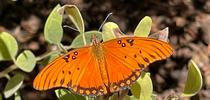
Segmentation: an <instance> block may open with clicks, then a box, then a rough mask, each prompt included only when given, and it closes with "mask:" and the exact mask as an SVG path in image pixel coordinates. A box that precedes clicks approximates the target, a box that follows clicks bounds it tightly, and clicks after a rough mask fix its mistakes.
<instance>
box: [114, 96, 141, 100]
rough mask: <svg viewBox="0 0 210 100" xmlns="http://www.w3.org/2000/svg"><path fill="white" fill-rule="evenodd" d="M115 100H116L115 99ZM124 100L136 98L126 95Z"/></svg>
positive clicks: (134, 99)
mask: <svg viewBox="0 0 210 100" xmlns="http://www.w3.org/2000/svg"><path fill="white" fill-rule="evenodd" d="M115 100H116V99H115ZM125 100H137V99H136V97H134V96H128V95H126V96H125Z"/></svg>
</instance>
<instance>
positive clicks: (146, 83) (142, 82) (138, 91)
mask: <svg viewBox="0 0 210 100" xmlns="http://www.w3.org/2000/svg"><path fill="white" fill-rule="evenodd" d="M152 91H153V85H152V80H151V78H150V74H149V73H145V72H142V75H141V77H140V78H139V79H138V80H137V82H136V83H134V84H133V85H132V86H131V92H132V94H133V95H134V96H135V97H136V98H138V99H139V100H151V96H152Z"/></svg>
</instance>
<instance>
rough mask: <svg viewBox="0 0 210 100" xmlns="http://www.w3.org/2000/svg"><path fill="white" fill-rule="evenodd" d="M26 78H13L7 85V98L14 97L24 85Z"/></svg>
mask: <svg viewBox="0 0 210 100" xmlns="http://www.w3.org/2000/svg"><path fill="white" fill-rule="evenodd" d="M23 80H24V76H23V75H21V74H16V75H15V76H13V77H12V78H11V79H10V80H9V81H8V82H7V84H6V87H5V89H4V96H5V98H9V97H10V96H12V95H13V94H14V93H15V92H16V91H17V90H18V89H19V88H20V86H21V85H22V84H23Z"/></svg>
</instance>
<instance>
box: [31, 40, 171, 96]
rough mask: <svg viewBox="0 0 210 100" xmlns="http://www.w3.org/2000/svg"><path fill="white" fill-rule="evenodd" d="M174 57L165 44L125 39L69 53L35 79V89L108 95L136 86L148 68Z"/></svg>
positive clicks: (168, 46)
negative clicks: (56, 89) (60, 88)
mask: <svg viewBox="0 0 210 100" xmlns="http://www.w3.org/2000/svg"><path fill="white" fill-rule="evenodd" d="M171 54H172V48H171V46H170V45H169V44H168V43H166V42H163V41H160V40H155V39H150V38H143V37H142V38H140V37H122V38H118V39H113V40H110V41H107V42H103V43H100V42H98V41H97V40H93V42H92V45H91V46H87V47H83V48H79V49H75V50H72V51H70V52H68V53H67V54H66V55H64V56H61V57H59V58H57V59H56V60H54V61H53V62H51V63H50V64H48V65H47V66H46V67H45V68H44V69H43V70H42V71H41V72H40V73H39V74H38V75H37V77H36V78H35V80H34V88H35V89H37V90H47V89H51V88H55V87H64V88H69V89H70V90H72V91H73V92H76V93H78V94H81V95H91V96H98V95H105V94H108V93H113V92H117V91H119V90H122V89H125V88H126V87H129V86H130V85H131V84H132V83H134V82H135V81H136V80H137V79H138V78H139V77H140V74H141V71H142V70H143V69H145V68H146V67H147V66H148V64H150V63H152V62H154V61H157V60H161V59H165V58H166V57H169V56H170V55H171Z"/></svg>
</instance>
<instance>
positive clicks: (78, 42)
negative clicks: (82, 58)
mask: <svg viewBox="0 0 210 100" xmlns="http://www.w3.org/2000/svg"><path fill="white" fill-rule="evenodd" d="M84 35H85V38H86V40H87V45H89V44H90V43H91V42H92V41H91V38H92V36H93V35H96V37H97V39H98V40H99V41H100V40H102V33H101V32H99V31H88V32H85V33H84ZM84 46H85V44H84V42H83V34H79V35H78V36H77V37H76V38H75V39H74V40H73V41H72V43H71V46H70V47H71V48H80V47H84Z"/></svg>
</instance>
